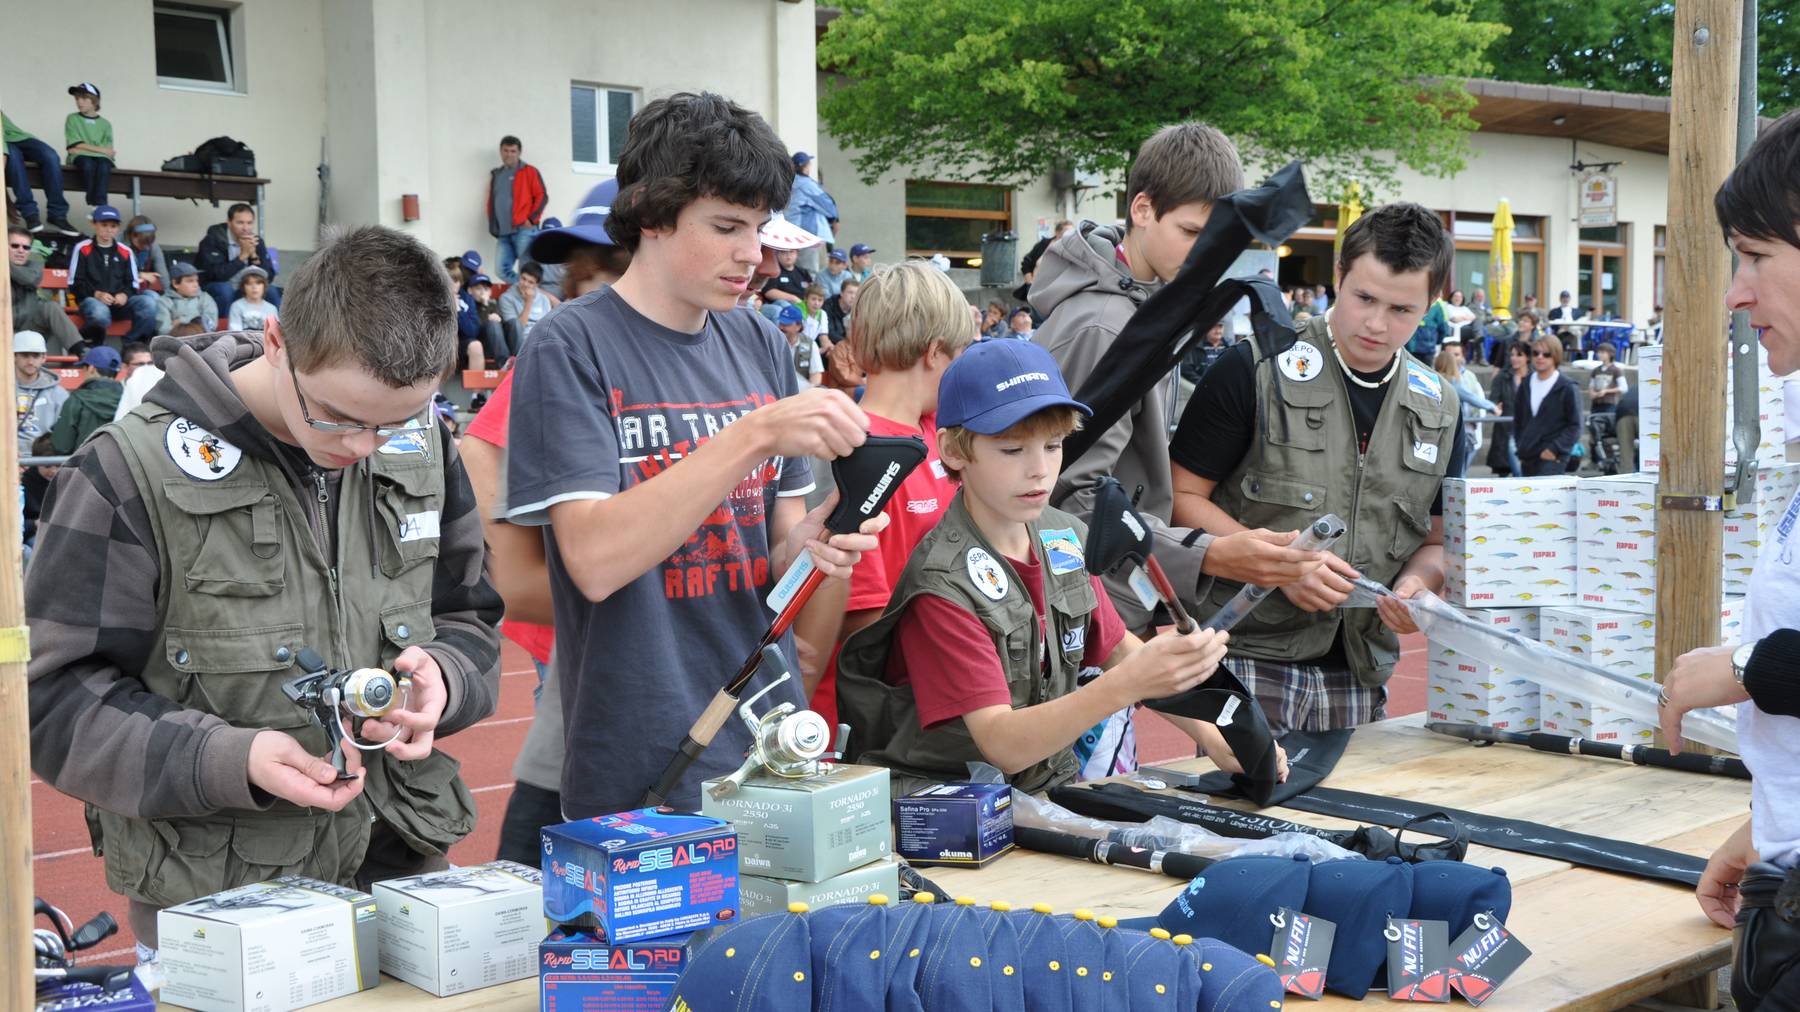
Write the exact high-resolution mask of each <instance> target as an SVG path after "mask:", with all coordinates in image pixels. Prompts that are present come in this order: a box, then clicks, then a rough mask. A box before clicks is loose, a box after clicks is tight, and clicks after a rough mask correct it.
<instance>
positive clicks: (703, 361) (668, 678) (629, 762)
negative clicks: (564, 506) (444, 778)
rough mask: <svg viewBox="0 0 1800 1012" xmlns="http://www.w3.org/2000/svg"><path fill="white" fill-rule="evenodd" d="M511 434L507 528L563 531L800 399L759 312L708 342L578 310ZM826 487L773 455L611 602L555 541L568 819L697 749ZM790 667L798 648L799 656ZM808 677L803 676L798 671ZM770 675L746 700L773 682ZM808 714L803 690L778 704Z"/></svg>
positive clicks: (696, 782)
mask: <svg viewBox="0 0 1800 1012" xmlns="http://www.w3.org/2000/svg"><path fill="white" fill-rule="evenodd" d="M517 369H518V375H517V376H516V377H515V378H514V380H513V382H514V384H515V389H514V390H513V403H512V414H511V418H510V422H509V431H508V434H507V471H506V482H507V497H506V499H507V503H508V504H509V506H508V513H507V516H508V519H510V520H512V521H513V522H515V523H524V524H546V523H548V522H549V517H548V510H549V508H550V507H551V506H552V505H554V504H556V503H560V502H567V501H571V500H579V499H602V498H606V497H609V496H612V495H616V494H619V493H621V492H624V491H627V490H629V489H630V488H632V487H633V486H635V485H637V484H639V483H641V482H643V481H646V480H649V479H650V478H652V477H654V476H656V475H657V474H659V473H661V472H662V471H663V470H665V469H667V468H668V467H671V466H673V465H674V464H675V463H677V462H678V461H680V460H681V459H682V458H683V457H684V456H685V455H686V454H687V453H689V452H692V450H693V449H694V448H695V447H696V446H697V445H699V444H700V443H703V442H705V441H706V440H707V439H708V438H710V437H711V436H712V435H714V434H715V433H717V432H718V431H719V430H720V429H722V428H724V427H725V426H726V425H728V424H730V423H731V422H733V421H735V420H736V419H737V418H739V417H741V416H742V415H744V414H745V413H747V412H749V411H750V410H752V409H754V408H756V407H758V406H760V405H763V404H767V403H770V402H772V401H774V400H777V399H779V398H782V397H787V396H791V395H792V394H794V393H796V392H797V390H798V383H797V382H796V377H795V374H794V359H793V352H792V350H791V349H790V348H789V347H788V345H787V342H786V341H785V340H783V339H782V337H781V335H780V333H779V332H777V331H776V330H775V328H774V327H773V326H770V325H769V323H768V322H767V321H766V320H764V319H763V318H762V317H761V316H759V315H757V314H756V313H753V312H751V311H749V310H743V309H740V310H733V311H731V312H729V313H712V314H709V315H708V317H707V321H706V325H705V326H704V327H702V328H701V330H700V332H699V333H696V334H685V333H681V332H679V331H674V330H670V329H668V328H667V327H663V326H661V325H659V324H657V323H654V322H652V321H651V320H649V319H646V318H645V317H644V316H643V315H642V314H640V313H638V312H637V311H636V310H634V309H632V308H631V307H630V306H629V305H627V304H626V303H625V300H624V299H622V298H620V297H619V296H618V295H617V294H616V293H615V292H614V291H613V290H612V289H610V288H606V289H602V290H600V291H597V292H594V293H591V294H589V295H585V296H583V297H581V298H579V299H576V300H574V301H573V302H569V303H566V304H565V305H564V306H563V308H562V309H561V310H559V311H558V312H556V313H553V314H551V315H550V316H549V317H547V318H546V319H545V320H544V321H543V322H542V323H540V324H538V325H537V326H536V327H534V328H532V332H531V341H530V342H529V343H528V344H527V345H526V346H525V351H524V352H523V354H521V356H520V357H519V364H518V367H517ZM812 487H813V478H812V468H811V465H810V464H809V463H808V461H806V460H805V459H795V460H784V459H782V458H780V457H772V458H770V459H768V460H766V461H764V462H763V463H761V464H760V465H758V466H757V467H756V468H755V470H754V471H752V472H751V473H750V474H748V475H745V476H744V480H743V481H742V482H741V483H740V484H739V485H738V486H737V488H735V489H734V490H733V491H732V492H731V494H730V495H729V496H728V497H727V498H726V499H725V501H724V502H721V503H720V504H719V506H718V508H717V509H716V510H714V511H713V512H712V514H711V515H709V516H708V517H707V518H706V520H705V522H703V523H702V524H701V526H700V528H699V529H698V530H696V531H695V532H694V534H693V536H692V537H690V538H689V539H688V541H687V542H686V543H685V544H683V545H682V546H681V547H680V548H678V549H677V550H676V551H675V552H674V554H672V555H670V556H669V557H668V558H666V559H664V560H663V561H662V562H659V563H658V564H657V565H656V566H655V567H654V568H652V569H651V570H650V571H649V572H647V573H645V574H644V575H642V576H640V577H638V578H637V579H636V580H633V581H632V582H631V583H629V584H626V585H625V586H624V587H621V588H619V589H618V590H617V591H614V592H613V593H612V594H611V595H610V596H608V597H607V598H606V600H604V601H601V602H598V603H594V602H590V601H588V600H587V599H586V598H585V597H583V596H582V594H581V592H580V591H579V590H578V589H577V588H576V587H575V584H574V582H573V581H572V579H571V578H570V575H569V572H568V570H567V569H566V568H565V567H564V566H563V563H562V557H561V553H560V552H559V551H558V550H557V547H556V535H555V533H554V532H550V533H548V534H547V535H546V538H545V555H546V556H547V557H548V560H549V568H550V579H551V587H552V592H553V596H554V599H555V614H556V657H557V663H558V665H559V666H560V670H559V672H558V673H559V675H561V676H562V677H563V684H562V690H563V716H564V722H565V728H566V730H565V736H564V737H565V741H566V744H567V748H566V750H565V753H564V759H563V777H562V795H563V812H564V814H565V815H566V816H567V817H569V818H572V819H580V818H588V817H592V816H595V815H600V814H604V813H607V812H615V811H620V810H623V809H628V808H635V807H637V805H638V803H639V800H640V799H641V798H642V796H643V793H644V791H645V789H646V788H648V787H649V786H650V785H651V784H653V783H654V782H655V781H656V779H657V777H658V776H659V775H660V774H661V773H662V770H663V768H664V766H666V765H667V763H668V761H669V758H670V757H671V756H672V755H673V754H674V753H675V748H676V746H677V745H678V744H679V743H680V742H681V738H682V735H683V734H685V733H686V731H687V730H688V728H689V727H690V726H691V725H692V724H693V721H694V719H695V718H696V717H698V716H699V715H700V712H701V711H702V710H704V709H705V708H706V704H707V702H708V701H709V700H711V698H712V696H713V694H714V693H716V692H717V691H718V690H719V688H720V687H721V686H722V685H724V684H725V681H726V679H728V678H730V677H731V675H732V674H733V673H734V672H735V671H736V670H737V668H738V665H739V664H741V663H742V662H743V660H744V658H745V657H746V656H748V655H749V653H750V651H751V650H752V649H753V648H754V647H755V646H756V643H757V640H758V639H760V638H761V636H762V634H763V632H764V631H765V630H766V629H767V628H768V626H769V622H770V620H771V619H773V618H774V613H773V612H771V611H770V610H769V609H768V608H767V607H766V606H765V604H764V603H763V599H764V598H766V597H767V596H768V593H769V590H770V589H771V588H772V587H773V585H774V580H775V578H776V577H777V576H779V574H771V573H770V568H771V567H770V561H769V549H770V543H769V542H770V537H769V519H770V517H771V516H772V515H773V513H774V509H775V503H776V500H777V499H778V498H783V497H803V496H804V495H805V494H806V493H807V492H808V491H810V490H811V489H812ZM782 649H783V650H784V652H786V654H787V656H788V658H789V660H790V662H791V661H792V660H793V659H794V657H795V654H794V649H793V640H792V638H791V636H790V637H786V638H784V640H783V643H782ZM795 670H796V671H797V670H798V669H797V668H796V669H795ZM766 679H767V675H766V674H759V675H758V676H757V678H756V680H755V681H754V682H752V684H751V686H750V688H749V689H747V690H746V693H745V694H746V696H748V695H749V694H750V693H753V692H755V691H756V690H757V689H759V688H761V687H762V685H763V684H765V683H766ZM782 702H792V703H794V704H795V705H796V706H801V707H803V706H804V705H805V700H804V699H803V698H802V697H801V692H800V686H799V679H798V677H797V676H796V678H795V679H794V680H792V681H790V682H788V683H787V684H785V685H783V686H782V687H781V688H780V689H777V690H776V691H775V692H774V693H772V694H771V695H770V697H769V698H768V700H767V701H766V702H765V704H764V705H765V706H767V707H772V706H775V705H778V704H780V703H782ZM749 744H750V739H749V733H748V732H747V731H746V729H745V728H744V726H743V724H742V722H740V721H738V720H736V719H735V718H733V719H732V720H730V721H728V722H727V723H726V725H725V727H724V729H723V730H721V731H720V733H719V734H718V736H717V737H716V738H715V739H714V740H713V743H712V746H711V747H710V748H708V749H707V751H706V752H705V754H704V755H702V756H701V758H700V760H699V761H698V762H696V763H695V764H694V765H693V767H692V768H691V769H690V770H689V772H688V775H687V776H686V777H685V778H683V780H682V781H681V783H680V785H679V787H678V788H677V789H676V791H675V792H674V793H673V794H672V795H671V796H670V798H669V802H670V803H671V804H674V805H676V806H677V807H682V808H687V809H697V808H698V806H699V800H700V782H701V781H702V780H704V779H707V778H709V777H717V776H721V775H723V774H725V773H728V772H730V771H731V770H733V769H736V768H737V766H738V764H739V763H741V762H742V761H743V757H744V753H745V750H746V749H747V748H748V747H749Z"/></svg>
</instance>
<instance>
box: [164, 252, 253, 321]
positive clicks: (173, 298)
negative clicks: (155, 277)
mask: <svg viewBox="0 0 1800 1012" xmlns="http://www.w3.org/2000/svg"><path fill="white" fill-rule="evenodd" d="M235 308H236V307H235V306H234V307H233V309H235ZM190 321H196V322H198V323H199V324H200V329H201V331H203V332H204V331H211V330H217V329H218V328H219V305H218V303H216V302H214V301H213V297H212V296H210V295H208V294H206V293H205V292H203V291H201V290H200V269H199V268H197V267H195V266H194V265H193V264H184V263H182V262H181V261H179V260H177V261H175V266H174V267H172V268H170V270H169V290H168V291H166V292H164V293H162V296H161V297H159V298H158V299H157V300H156V332H157V333H158V334H169V333H173V332H174V330H175V328H176V326H177V325H179V324H183V323H188V322H190Z"/></svg>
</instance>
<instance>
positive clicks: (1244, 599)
mask: <svg viewBox="0 0 1800 1012" xmlns="http://www.w3.org/2000/svg"><path fill="white" fill-rule="evenodd" d="M1345 530H1347V528H1346V526H1345V524H1344V521H1342V520H1340V519H1339V518H1338V515H1337V514H1336V513H1327V514H1325V515H1324V516H1322V517H1320V518H1319V519H1317V520H1314V521H1313V522H1312V523H1311V524H1309V525H1307V527H1306V529H1305V530H1303V531H1301V532H1300V536H1299V537H1297V538H1295V539H1294V543H1293V544H1292V545H1291V546H1289V547H1291V548H1293V549H1294V550H1296V551H1301V552H1328V551H1330V550H1331V546H1332V545H1335V544H1337V542H1338V539H1339V538H1341V537H1343V536H1344V531H1345ZM1274 589H1275V588H1274V587H1263V586H1258V585H1257V584H1254V583H1246V584H1244V586H1243V588H1242V589H1240V590H1239V591H1238V592H1237V595H1236V596H1235V597H1233V598H1232V599H1231V600H1229V601H1226V602H1225V605H1224V607H1222V608H1220V609H1219V610H1218V612H1216V613H1215V614H1214V615H1213V617H1212V618H1209V619H1207V620H1206V623H1205V627H1206V628H1208V629H1217V630H1218V631H1220V632H1230V631H1231V628H1232V627H1233V626H1235V625H1237V624H1238V623H1239V622H1242V621H1243V620H1244V616H1246V615H1248V614H1250V611H1251V609H1253V608H1255V607H1256V606H1257V605H1258V604H1261V603H1262V599H1263V598H1265V597H1268V596H1269V593H1270V592H1271V591H1273V590H1274Z"/></svg>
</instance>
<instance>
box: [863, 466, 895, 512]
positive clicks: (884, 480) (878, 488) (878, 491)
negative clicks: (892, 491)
mask: <svg viewBox="0 0 1800 1012" xmlns="http://www.w3.org/2000/svg"><path fill="white" fill-rule="evenodd" d="M899 474H900V462H899V461H897V460H896V461H890V462H889V463H888V466H887V470H886V471H883V472H881V480H880V481H878V482H876V483H875V490H874V491H872V492H870V493H869V497H868V498H867V499H864V500H863V502H862V514H863V516H865V517H866V516H868V515H869V514H871V513H873V512H875V504H876V503H878V502H880V501H881V497H882V496H883V495H884V494H886V493H887V490H888V486H889V485H892V484H893V483H894V479H895V478H896V477H898V476H899Z"/></svg>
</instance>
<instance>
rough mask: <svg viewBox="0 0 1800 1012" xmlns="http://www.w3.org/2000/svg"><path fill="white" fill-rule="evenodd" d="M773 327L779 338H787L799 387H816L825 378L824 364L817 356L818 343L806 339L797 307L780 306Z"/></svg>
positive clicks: (804, 326) (803, 323) (803, 325)
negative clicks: (777, 331) (779, 334)
mask: <svg viewBox="0 0 1800 1012" xmlns="http://www.w3.org/2000/svg"><path fill="white" fill-rule="evenodd" d="M775 326H776V328H777V329H779V330H780V331H781V336H782V337H785V338H787V343H788V348H789V350H791V351H792V352H793V354H794V372H795V373H797V374H799V376H800V385H801V387H802V388H804V387H816V386H818V385H819V381H821V380H823V379H824V378H825V362H824V360H823V359H822V358H820V356H819V343H818V342H817V341H813V340H810V339H808V338H807V336H806V334H805V333H804V331H805V329H806V325H805V322H804V321H803V320H802V319H801V318H800V309H799V307H797V306H794V305H786V306H782V307H781V311H780V313H779V314H777V315H776V317H775Z"/></svg>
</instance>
